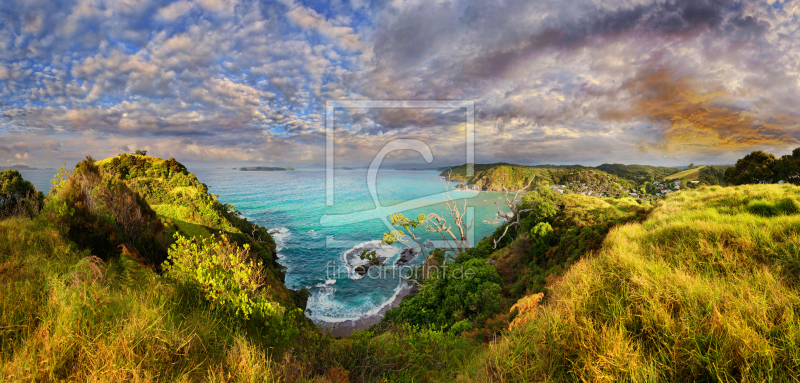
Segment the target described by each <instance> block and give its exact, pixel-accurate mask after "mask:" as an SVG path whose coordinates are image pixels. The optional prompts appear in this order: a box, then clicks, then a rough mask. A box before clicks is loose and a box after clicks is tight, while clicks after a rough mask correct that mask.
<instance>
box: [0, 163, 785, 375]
mask: <svg viewBox="0 0 800 383" xmlns="http://www.w3.org/2000/svg"><path fill="white" fill-rule="evenodd" d="M702 171H703V170H702V169H701V170H699V172H702ZM481 172H482V173H484V177H488V178H487V179H489V180H491V179H501V177H506V178H505V179H506V180H516V181H518V182H524V181H525V177H526V176H529V175H532V174H536V175H537V179H538V178H539V177H541V178H542V180H543V181H544V180H547V182H551V181H552V182H554V183H555V182H564V180H570V179H571V180H573V181H575V182H579V181H581V180H582V179H584V178H581V177H589V178H588V179H589V180H591V179H607V180H613V179H614V178H615V177H616V176H613V175H611V174H608V173H605V172H602V171H600V170H597V169H592V168H582V167H553V168H544V167H520V169H517V168H514V167H512V166H508V165H501V166H492V167H489V168H486V169H483V170H482V171H481ZM495 172H496V173H495ZM547 177H549V178H547ZM565 177H566V178H565ZM569 177H572V178H569ZM584 180H585V179H584ZM56 181H57V182H56V183H57V187H56V188H54V191H53V192H51V194H50V195H49V196H48V197H47V199H46V203H45V206H44V208H43V209H42V210H41V211H40V212H38V215H36V216H34V217H32V218H28V217H22V216H11V217H9V218H5V219H2V220H0V381H98V382H100V381H186V382H194V381H198V382H199V381H220V382H223V381H224V382H253V381H261V382H317V383H343V382H348V381H354V382H384V381H401V382H412V381H414V382H449V381H460V382H496V381H506V382H529V381H663V382H673V381H745V382H750V381H752V382H756V381H758V382H760V381H793V380H794V379H796V377H797V376H800V319H798V318H800V251H798V249H800V188H798V187H797V186H793V185H747V186H737V187H719V186H713V187H704V186H701V187H699V188H698V189H694V190H685V191H680V192H677V193H675V194H673V195H670V196H668V197H666V198H665V199H663V200H659V201H658V202H657V203H656V204H655V205H651V204H650V203H647V202H644V203H642V202H641V201H639V200H634V199H632V198H595V197H588V196H584V195H578V194H559V193H555V192H552V191H551V190H550V189H549V188H548V187H540V188H538V189H537V190H534V191H533V192H530V193H526V194H525V195H524V196H523V197H522V202H521V206H520V208H521V209H526V208H533V210H532V211H530V212H528V213H524V214H523V215H521V220H520V227H519V228H517V229H511V230H509V231H508V235H506V236H503V233H504V230H505V225H503V226H501V227H499V228H498V229H497V231H495V233H493V234H492V235H491V236H489V237H487V238H484V239H483V240H481V241H480V242H479V243H478V244H477V245H476V246H475V247H474V248H471V249H469V250H467V251H465V252H462V253H461V254H459V255H458V256H457V257H456V259H455V260H454V261H453V262H452V263H448V264H447V265H448V269H447V270H448V272H447V273H444V274H441V275H438V274H437V276H434V277H431V278H428V279H424V280H422V286H421V287H420V289H419V292H418V293H416V294H412V295H409V296H407V297H405V298H404V299H403V301H402V303H401V305H400V307H399V308H398V309H394V310H390V311H389V312H388V313H387V317H386V320H385V321H384V322H383V323H381V324H379V325H378V326H375V327H373V328H371V329H369V330H367V331H363V332H356V333H355V334H354V335H352V336H350V337H345V338H343V339H333V338H331V337H330V336H327V335H325V334H323V333H321V332H320V331H319V329H317V328H316V327H314V326H313V325H312V324H310V323H309V322H308V321H307V320H305V319H304V317H303V316H302V314H301V313H300V312H299V311H298V310H297V309H296V307H297V306H301V307H302V305H300V304H299V303H298V300H297V296H296V295H294V294H293V293H291V292H289V291H288V290H286V289H285V287H283V284H282V283H280V281H279V278H278V277H279V275H278V274H279V273H277V270H274V269H271V266H270V265H271V263H270V262H269V260H270V259H271V258H270V257H271V255H272V252H271V249H274V244H271V243H270V242H269V241H266V240H264V238H262V239H261V240H259V238H258V236H257V235H256V236H254V235H253V233H258V232H259V230H263V228H259V227H257V226H255V225H253V224H252V223H249V222H247V221H246V220H243V219H242V218H241V217H239V216H238V215H237V214H236V212H235V210H233V209H232V208H231V207H230V206H228V205H225V204H222V203H220V202H218V201H217V200H216V198H215V196H214V195H212V194H208V192H207V190H208V188H207V187H206V186H205V185H203V184H202V183H200V182H199V181H198V180H197V178H196V177H194V175H192V174H191V173H189V172H188V171H187V170H186V169H185V168H184V167H183V166H182V165H180V164H179V163H178V162H177V161H174V160H172V159H169V160H163V159H158V158H155V157H142V156H118V157H113V158H110V159H106V160H103V161H97V162H94V161H92V160H91V159H87V160H86V161H83V162H81V163H79V164H78V165H77V166H76V168H75V170H74V171H72V172H71V173H64V172H62V173H60V174H59V176H57V180H56ZM220 232H222V235H221V234H220ZM176 234H177V235H176ZM501 237H502V238H501ZM142 238H145V239H146V240H143V239H142ZM226 238H230V241H228V239H226ZM495 242H496V243H495ZM251 250H252V251H251ZM162 256H163V257H167V258H166V259H167V260H168V261H167V262H164V263H162V264H161V265H163V268H158V267H154V266H155V265H154V264H153V260H156V259H160V258H158V257H162ZM437 257H438V258H437ZM432 258H433V260H434V261H435V262H443V260H444V257H443V255H442V254H435V252H434V254H433V255H432ZM220 259H221V260H222V261H221V262H219V261H218V260H220ZM465 270H469V271H473V272H475V273H476V274H475V275H476V277H475V278H463V275H464V271H465ZM456 274H458V275H459V276H458V277H457V276H456ZM248 310H249V311H248Z"/></svg>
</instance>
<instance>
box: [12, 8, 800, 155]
mask: <svg viewBox="0 0 800 383" xmlns="http://www.w3.org/2000/svg"><path fill="white" fill-rule="evenodd" d="M798 15H800V4H798V2H793V1H785V2H780V1H774V0H768V1H762V2H759V1H727V0H670V1H645V0H607V1H596V0H571V1H566V0H506V1H437V0H408V1H402V0H395V1H382V2H375V3H370V2H367V1H362V0H354V1H350V2H346V1H333V2H325V1H320V2H302V1H293V0H284V1H279V2H266V1H250V0H230V1H223V0H179V1H174V2H171V1H160V0H77V1H60V0H58V1H56V0H53V1H49V0H19V1H13V0H12V1H10V0H4V1H2V2H1V3H0V165H10V164H27V165H30V166H57V165H58V164H60V163H61V162H69V163H75V162H77V161H78V160H80V159H81V158H83V157H84V156H85V155H87V154H90V155H92V156H94V157H95V158H104V157H107V156H111V155H115V154H118V153H121V152H131V151H133V150H136V149H145V150H148V152H149V153H150V154H152V155H156V156H160V157H165V158H167V157H175V158H176V159H178V160H180V161H186V162H198V161H203V162H208V163H226V164H230V163H236V164H263V165H291V166H315V165H319V166H322V165H323V164H324V161H325V123H326V121H325V120H326V119H325V102H326V101H330V100H474V103H475V132H476V139H475V142H476V160H477V162H481V163H482V162H495V161H507V162H514V163H523V164H542V163H554V164H567V163H581V164H588V165H595V164H601V163H604V162H622V163H646V164H664V165H685V164H688V163H689V162H695V163H698V164H699V163H713V164H727V163H732V162H734V161H735V159H737V158H739V157H741V155H742V154H743V153H747V152H749V151H751V150H756V149H762V150H766V151H769V152H772V153H775V154H779V155H780V154H785V153H788V152H790V151H791V149H793V148H795V147H798V146H800V142H798V141H800V126H799V122H800V118H798V117H799V115H800V102H798V101H799V100H800V31H798V28H800V22H798V21H800V20H798ZM465 115H466V113H465V110H464V109H447V108H436V109H399V108H398V109H391V108H390V109H372V110H369V109H344V110H340V109H337V110H336V113H335V127H336V131H335V132H336V158H337V165H343V166H344V165H365V164H368V163H369V161H371V159H372V157H373V156H374V155H375V153H376V152H377V151H378V150H379V149H380V148H381V147H382V146H383V145H384V144H386V143H387V142H389V141H391V140H392V139H397V138H417V139H420V140H423V141H424V142H426V143H427V144H428V145H429V146H430V147H431V148H432V150H433V153H434V156H435V158H436V161H435V164H438V165H449V164H455V163H459V162H460V163H463V162H464V144H463V143H464V132H465V128H464V126H465V122H466V117H465ZM396 157H397V159H396V161H398V162H404V161H405V162H407V163H409V164H414V163H416V164H417V165H420V166H424V165H425V163H424V160H422V158H421V157H420V156H419V155H417V154H413V153H408V152H406V153H398V156H396Z"/></svg>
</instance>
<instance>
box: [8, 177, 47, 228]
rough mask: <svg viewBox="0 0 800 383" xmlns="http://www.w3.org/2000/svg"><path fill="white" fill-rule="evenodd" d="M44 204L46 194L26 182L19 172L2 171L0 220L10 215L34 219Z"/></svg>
mask: <svg viewBox="0 0 800 383" xmlns="http://www.w3.org/2000/svg"><path fill="white" fill-rule="evenodd" d="M43 204H44V194H43V193H42V192H40V191H36V188H35V187H34V186H33V184H32V183H30V182H29V181H25V180H24V179H23V178H22V175H21V174H19V171H17V170H14V169H8V170H3V171H0V218H2V217H7V216H10V215H24V216H26V217H33V216H35V215H36V214H37V213H38V212H39V209H41V208H42V205H43Z"/></svg>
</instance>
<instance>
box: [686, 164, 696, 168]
mask: <svg viewBox="0 0 800 383" xmlns="http://www.w3.org/2000/svg"><path fill="white" fill-rule="evenodd" d="M686 169H694V162H692V163H691V164H689V166H687V167H686Z"/></svg>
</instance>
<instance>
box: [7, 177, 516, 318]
mask: <svg viewBox="0 0 800 383" xmlns="http://www.w3.org/2000/svg"><path fill="white" fill-rule="evenodd" d="M192 171H193V172H194V173H195V175H197V178H198V179H199V180H200V182H203V183H205V184H206V185H208V186H209V192H210V193H215V194H217V195H218V199H219V201H220V202H223V203H230V204H233V205H234V207H235V208H236V209H237V210H239V211H240V212H241V213H242V214H243V216H245V217H247V218H248V219H249V220H251V221H253V222H256V223H258V224H259V225H262V226H264V227H266V228H268V229H270V230H277V231H278V232H277V233H276V234H274V235H273V237H274V239H275V242H276V244H277V245H278V249H277V251H278V256H279V259H278V262H280V263H281V264H282V265H284V266H285V267H286V268H287V274H286V285H287V286H288V287H289V288H292V289H300V288H307V289H308V290H309V291H310V292H311V293H312V295H311V297H310V298H309V301H308V306H307V308H308V310H307V312H306V315H307V316H309V317H310V318H311V319H315V320H320V321H325V322H343V321H347V320H356V319H359V318H362V317H365V316H369V315H373V314H375V313H377V312H379V311H380V310H381V308H383V307H384V306H385V305H387V304H388V303H389V302H391V301H392V300H393V298H394V297H395V296H396V295H397V294H398V293H399V292H400V291H401V287H402V286H403V284H404V283H405V282H404V281H402V280H399V279H398V278H395V277H392V276H390V275H386V274H378V273H370V274H368V275H367V276H364V277H360V276H358V275H357V274H355V273H352V271H353V268H354V266H355V265H357V264H358V263H359V262H362V263H363V261H360V259H358V258H357V257H355V258H356V260H355V262H354V261H353V259H352V258H351V259H350V260H349V261H348V260H347V259H346V257H345V254H346V253H348V252H350V253H351V254H357V253H358V252H359V250H360V249H362V248H368V247H371V248H374V249H376V250H377V255H379V256H381V257H383V258H385V259H386V260H387V261H386V262H387V264H392V263H393V262H394V261H396V260H397V258H398V256H399V253H400V251H401V249H402V248H403V247H404V245H403V244H401V243H395V244H394V245H392V246H383V247H379V246H378V245H379V241H380V239H381V238H383V234H384V233H386V232H388V231H389V228H387V227H386V225H385V224H384V222H382V221H381V219H379V218H377V217H378V216H377V215H376V214H370V212H371V211H373V210H374V209H376V205H377V204H380V206H382V207H383V208H384V210H382V211H381V212H382V213H385V214H388V212H394V213H397V212H400V211H394V210H393V209H392V206H394V205H397V204H399V203H404V202H406V204H404V206H407V205H408V203H407V201H414V200H419V199H420V198H425V197H427V198H428V200H434V201H442V203H438V204H436V205H428V206H424V207H416V208H413V209H411V210H409V211H402V213H403V215H404V216H406V217H409V218H414V217H417V215H419V214H429V213H438V214H440V215H447V210H446V208H445V205H444V203H443V201H444V199H443V197H442V196H441V195H439V194H441V193H442V192H444V191H445V187H447V188H448V189H449V190H450V196H451V197H452V198H454V199H457V200H458V201H459V202H460V206H463V205H462V204H463V201H464V200H462V199H458V197H470V198H466V201H467V205H466V206H467V207H471V208H472V209H474V210H473V211H474V216H473V217H474V222H475V225H474V238H475V239H474V242H475V243H477V242H478V241H479V240H480V238H483V237H485V236H487V235H490V234H491V233H492V232H493V231H494V230H495V228H496V227H497V226H499V224H500V222H499V220H498V219H497V218H496V209H495V206H494V203H495V201H502V193H491V192H480V193H477V192H464V191H460V190H455V189H454V186H455V183H448V182H444V183H443V180H442V179H441V177H439V173H438V172H434V171H399V170H380V172H379V173H378V176H377V182H376V185H375V186H376V187H375V189H376V196H377V200H378V202H377V204H376V202H375V201H374V200H373V197H372V195H371V194H370V191H369V187H368V181H367V172H366V170H338V169H337V170H336V171H335V175H334V182H333V187H334V193H333V205H332V206H328V205H326V179H325V171H324V170H295V171H277V172H260V171H249V172H243V171H238V170H233V169H209V168H206V169H193V170H192ZM21 173H22V175H23V177H24V178H25V179H27V180H29V181H31V182H33V183H34V185H35V186H36V187H37V188H38V189H39V190H44V191H49V189H50V179H52V177H53V175H54V174H55V171H54V170H29V171H21ZM423 204H424V203H423ZM501 206H504V204H503V203H502V202H501ZM395 207H396V206H395ZM373 213H374V212H373ZM348 214H349V216H345V217H343V216H341V215H348ZM417 232H418V233H421V234H422V236H423V237H424V238H428V239H432V240H433V239H437V238H436V237H434V236H432V235H430V234H429V233H424V232H423V230H422V228H421V227H420V228H418V229H417ZM426 234H427V235H426ZM421 258H422V257H417V258H416V259H414V260H413V261H412V262H411V263H410V265H414V264H418V263H419V262H421V260H422V259H421Z"/></svg>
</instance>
